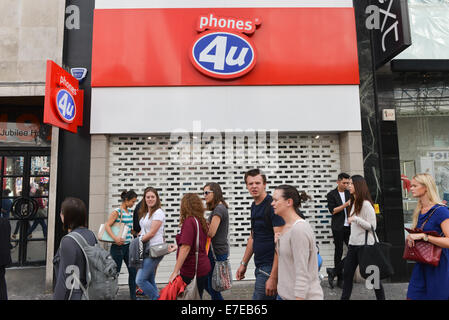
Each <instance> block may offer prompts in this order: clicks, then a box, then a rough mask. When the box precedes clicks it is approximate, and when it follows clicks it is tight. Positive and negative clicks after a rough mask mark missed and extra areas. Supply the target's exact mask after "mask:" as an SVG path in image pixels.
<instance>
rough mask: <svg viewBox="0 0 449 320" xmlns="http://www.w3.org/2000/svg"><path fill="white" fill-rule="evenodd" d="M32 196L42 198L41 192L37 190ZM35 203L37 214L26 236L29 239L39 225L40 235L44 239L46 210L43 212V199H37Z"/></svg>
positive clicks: (44, 206) (45, 236)
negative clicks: (40, 228)
mask: <svg viewBox="0 0 449 320" xmlns="http://www.w3.org/2000/svg"><path fill="white" fill-rule="evenodd" d="M34 196H35V197H42V190H41V189H37V190H36V193H35V195H34ZM36 202H37V212H36V215H35V217H34V222H33V224H32V225H31V228H30V229H29V230H28V234H27V237H28V239H31V237H32V234H33V231H34V230H35V229H36V228H37V226H38V225H41V227H42V234H43V236H44V238H47V224H46V223H45V218H46V215H47V214H46V210H45V208H46V205H45V204H44V199H42V198H37V199H36Z"/></svg>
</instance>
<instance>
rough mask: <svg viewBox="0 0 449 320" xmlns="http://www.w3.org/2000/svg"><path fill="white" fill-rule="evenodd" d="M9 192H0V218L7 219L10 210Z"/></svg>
mask: <svg viewBox="0 0 449 320" xmlns="http://www.w3.org/2000/svg"><path fill="white" fill-rule="evenodd" d="M10 193H11V190H9V189H5V190H3V192H2V208H1V209H0V218H2V217H3V218H6V219H9V216H10V214H11V208H12V200H11V199H8V197H9V194H10Z"/></svg>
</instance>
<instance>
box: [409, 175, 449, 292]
mask: <svg viewBox="0 0 449 320" xmlns="http://www.w3.org/2000/svg"><path fill="white" fill-rule="evenodd" d="M410 190H411V192H412V195H413V197H414V198H418V204H417V206H416V209H415V211H414V213H413V225H412V228H416V227H417V228H422V229H423V231H436V232H437V233H438V234H439V235H440V236H441V237H434V236H430V235H426V234H424V233H414V234H409V235H408V236H407V240H406V241H407V243H406V245H408V246H410V247H412V246H414V245H415V241H420V240H423V241H428V242H430V243H432V244H434V245H436V246H439V247H441V248H443V249H442V251H441V257H440V263H439V264H438V266H437V267H434V266H432V265H429V264H424V263H419V262H417V263H416V264H415V266H414V268H413V272H412V277H411V279H410V282H409V286H408V291H407V299H410V300H448V299H449V209H448V208H447V207H446V206H444V205H443V204H442V202H441V200H440V198H439V196H438V192H437V187H436V185H435V180H434V179H433V177H432V176H431V175H429V174H427V173H423V174H418V175H416V176H414V177H413V179H412V182H411V188H410ZM426 221H427V222H426ZM423 225H424V227H423Z"/></svg>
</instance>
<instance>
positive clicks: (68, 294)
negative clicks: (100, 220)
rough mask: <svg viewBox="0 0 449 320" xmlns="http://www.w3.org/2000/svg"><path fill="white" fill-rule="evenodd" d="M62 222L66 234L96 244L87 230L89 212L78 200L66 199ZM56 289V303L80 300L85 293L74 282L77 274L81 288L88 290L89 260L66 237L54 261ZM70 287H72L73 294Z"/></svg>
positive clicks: (73, 241) (94, 238)
mask: <svg viewBox="0 0 449 320" xmlns="http://www.w3.org/2000/svg"><path fill="white" fill-rule="evenodd" d="M60 217H61V221H62V224H63V228H64V230H65V231H67V232H69V234H70V233H78V234H80V235H81V236H82V237H83V238H84V239H85V240H86V241H87V243H88V244H89V245H91V246H93V245H95V244H96V243H97V239H96V237H95V234H94V233H93V232H92V231H90V230H89V229H87V209H86V205H85V204H84V202H83V201H82V200H80V199H78V198H66V199H65V200H64V202H63V203H62V205H61V215H60ZM54 261H55V263H56V265H55V273H56V286H55V291H54V295H53V299H54V300H81V298H82V297H83V291H82V289H81V288H80V286H79V285H77V283H76V282H75V279H74V275H73V274H72V272H75V273H76V275H77V276H79V280H80V282H81V284H82V285H83V286H84V287H86V285H87V279H86V265H87V262H86V258H85V256H84V254H83V251H82V249H81V248H80V246H79V245H78V244H77V243H76V241H75V240H74V239H72V238H70V237H67V236H65V237H64V238H62V240H61V244H60V245H59V250H58V252H57V253H56V256H55V259H54ZM67 284H73V288H74V289H73V290H72V288H71V287H69V286H68V285H67Z"/></svg>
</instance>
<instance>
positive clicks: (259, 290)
mask: <svg viewBox="0 0 449 320" xmlns="http://www.w3.org/2000/svg"><path fill="white" fill-rule="evenodd" d="M272 267H273V266H272V265H271V264H266V265H262V266H260V267H257V268H256V270H255V272H254V275H255V276H256V284H255V285H254V294H253V300H276V295H274V296H267V295H266V294H265V283H266V282H267V280H268V278H269V277H270V273H271V268H272Z"/></svg>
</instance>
